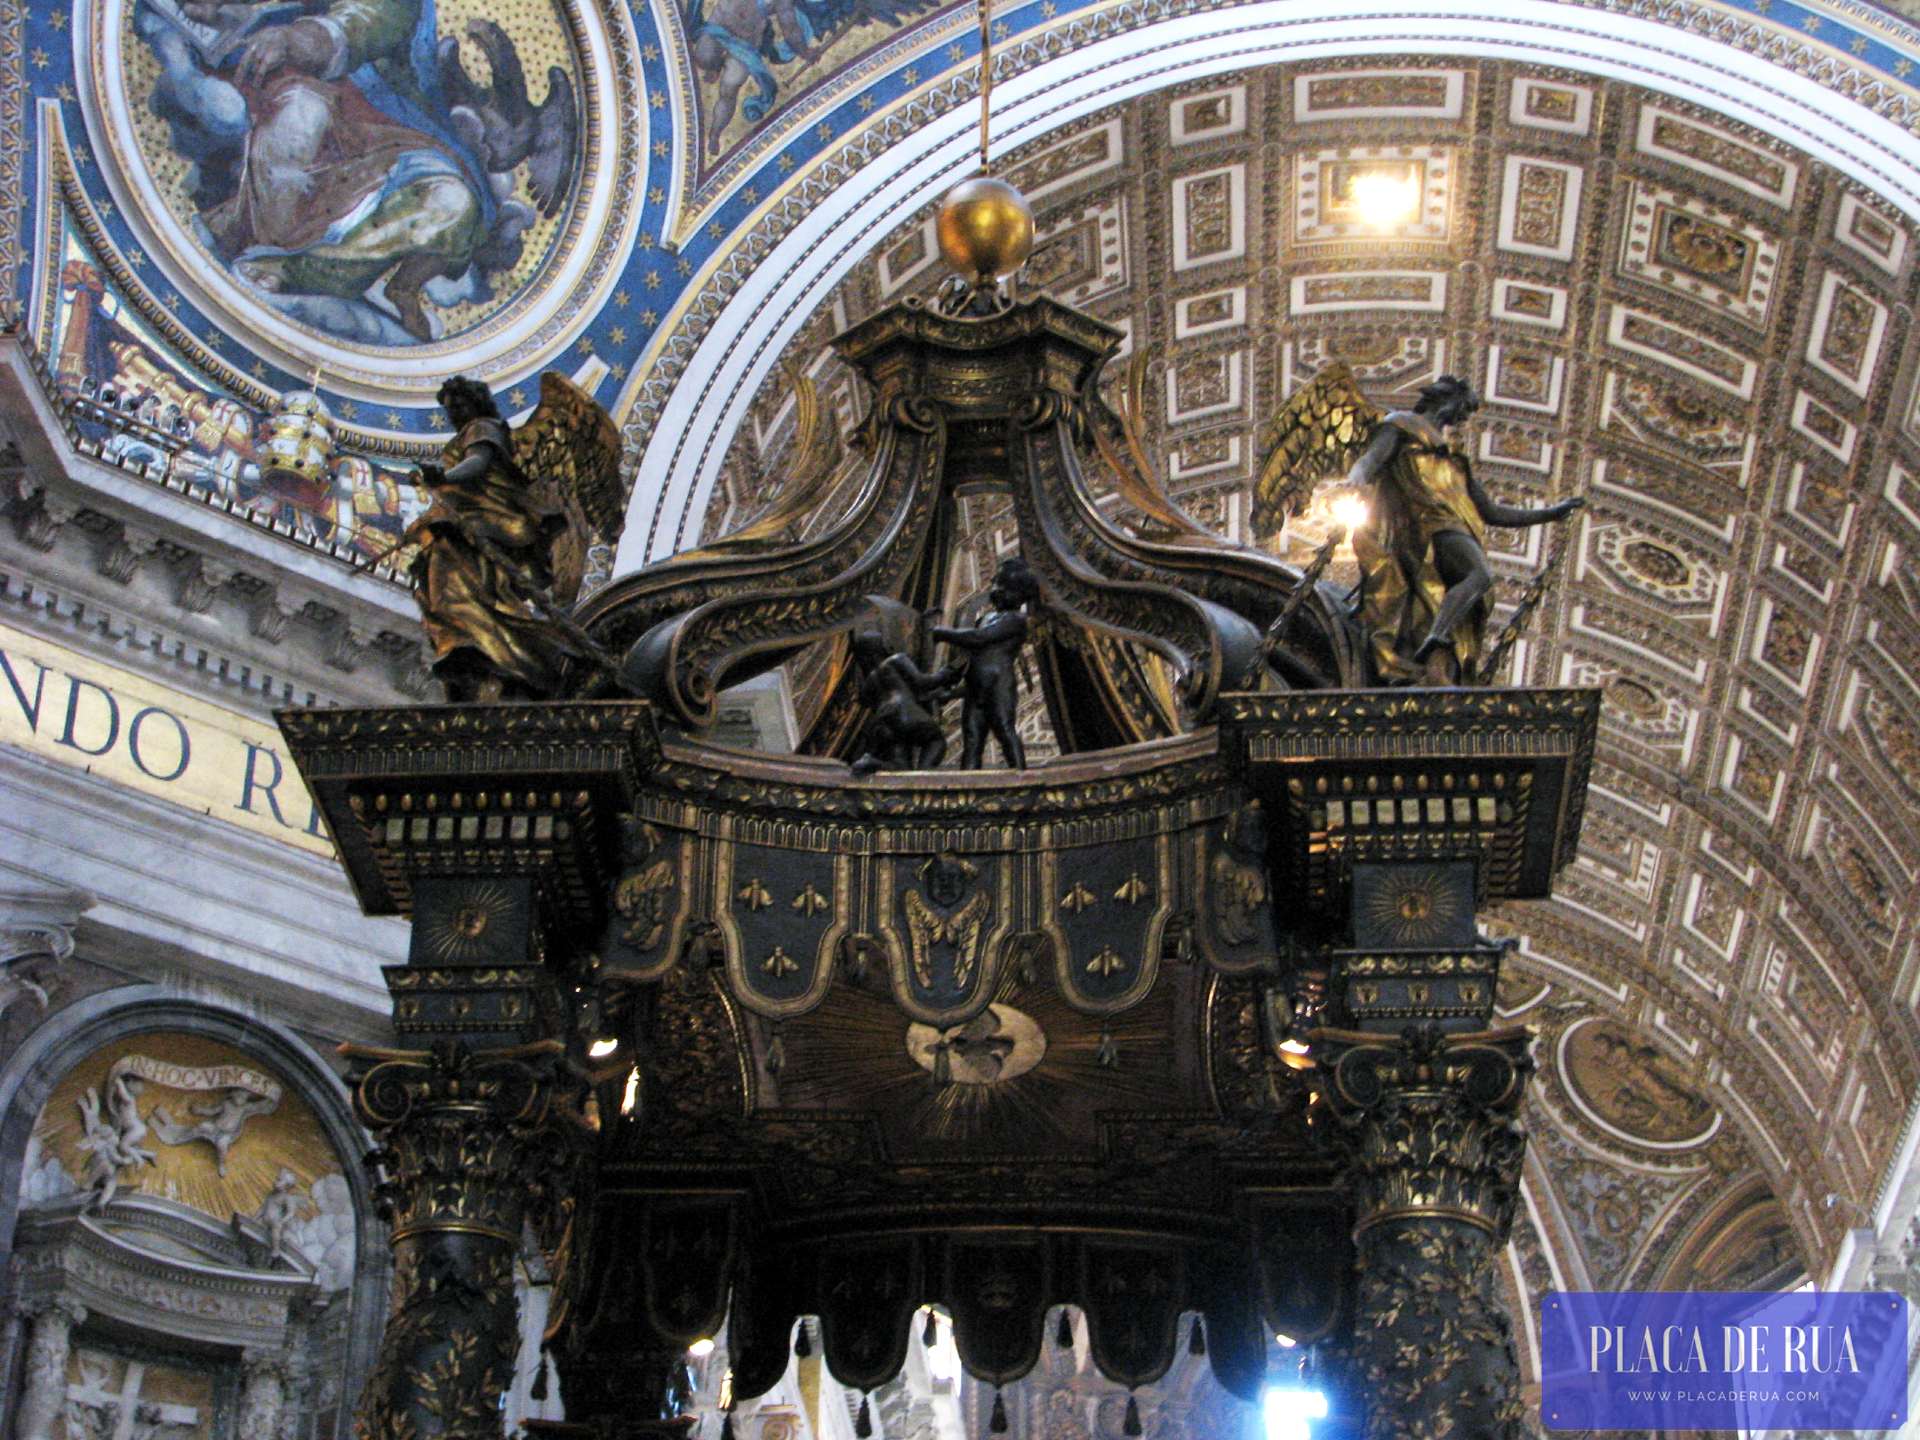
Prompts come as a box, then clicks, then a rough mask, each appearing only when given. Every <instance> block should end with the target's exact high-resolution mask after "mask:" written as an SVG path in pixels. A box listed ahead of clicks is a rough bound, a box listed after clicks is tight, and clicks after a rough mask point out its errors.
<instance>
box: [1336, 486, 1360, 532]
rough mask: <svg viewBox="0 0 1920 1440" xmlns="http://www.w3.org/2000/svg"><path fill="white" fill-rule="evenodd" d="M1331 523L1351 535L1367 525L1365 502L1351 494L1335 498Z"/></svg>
mask: <svg viewBox="0 0 1920 1440" xmlns="http://www.w3.org/2000/svg"><path fill="white" fill-rule="evenodd" d="M1333 523H1334V524H1336V525H1338V526H1339V527H1340V528H1341V529H1343V530H1345V531H1346V532H1347V533H1348V534H1349V535H1351V534H1352V533H1353V532H1354V531H1356V530H1358V529H1359V528H1360V527H1361V526H1362V525H1364V524H1366V523H1367V502H1366V501H1365V500H1364V499H1362V498H1361V497H1360V496H1358V495H1355V494H1353V493H1352V492H1348V493H1347V494H1345V495H1340V496H1337V497H1336V498H1335V499H1334V502H1333Z"/></svg>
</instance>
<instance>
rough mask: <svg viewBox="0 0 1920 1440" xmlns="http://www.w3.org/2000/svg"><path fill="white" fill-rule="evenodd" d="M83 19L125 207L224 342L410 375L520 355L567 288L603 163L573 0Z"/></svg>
mask: <svg viewBox="0 0 1920 1440" xmlns="http://www.w3.org/2000/svg"><path fill="white" fill-rule="evenodd" d="M91 21H92V24H91V29H92V34H93V36H94V38H95V39H96V40H97V42H98V43H97V44H96V45H95V47H94V49H93V54H92V62H91V63H92V65H93V67H94V73H93V75H92V76H91V77H90V78H91V90H92V93H93V99H94V101H95V110H94V114H95V117H96V119H98V120H99V121H100V122H101V123H102V125H103V127H104V130H105V132H106V134H105V138H106V140H107V142H108V145H107V147H104V148H108V149H110V150H111V154H112V159H113V162H114V167H115V169H116V171H117V173H118V175H119V178H120V179H121V180H122V182H123V183H124V187H125V193H126V194H127V197H128V199H129V200H130V201H131V205H130V207H129V208H130V209H131V210H134V211H137V212H138V220H139V222H141V223H142V224H143V227H144V228H145V229H146V230H148V232H149V234H150V238H151V240H152V241H153V243H154V248H155V250H156V251H157V252H158V253H159V255H160V256H162V257H163V263H168V262H170V265H169V268H171V269H173V270H174V271H175V275H174V278H175V280H176V283H177V284H179V285H180V288H182V289H184V290H188V291H190V292H196V293H198V295H199V296H200V297H201V298H203V299H204V300H205V301H206V302H207V303H208V304H209V305H210V306H211V307H212V308H214V309H216V310H220V311H225V312H227V313H228V314H230V315H232V316H234V317H235V318H237V319H239V320H241V321H243V322H251V323H250V324H249V325H248V326H247V327H246V328H241V329H239V330H238V332H237V333H240V334H247V333H250V331H251V333H254V334H256V335H260V336H261V337H262V338H264V339H267V340H269V341H270V342H271V341H274V340H278V341H280V342H281V344H282V346H283V347H284V348H287V349H291V350H293V351H295V352H296V353H338V352H339V351H340V350H342V349H344V350H346V351H348V352H350V353H353V354H354V355H355V356H356V357H361V356H365V357H371V358H373V359H374V361H375V365H376V369H377V368H378V363H379V357H382V356H384V357H386V360H387V363H388V364H391V365H395V366H400V367H405V368H407V369H411V370H416V371H417V370H418V369H419V368H420V366H421V364H422V362H423V361H425V360H426V358H427V354H428V353H433V354H436V355H441V354H444V355H450V356H451V355H457V356H459V357H460V358H461V359H464V360H472V359H480V358H483V357H484V356H485V355H487V354H488V353H497V351H498V348H499V347H498V344H497V343H496V344H493V345H489V344H488V342H489V341H494V342H500V341H504V342H505V343H506V344H509V345H511V344H514V343H517V342H518V341H519V340H521V339H524V337H525V333H526V331H527V328H528V325H529V323H531V324H532V325H533V326H534V327H536V328H537V327H538V325H539V323H540V320H541V318H542V317H543V316H544V315H546V314H548V313H550V312H551V310H552V308H553V306H554V305H555V304H558V303H562V302H564V301H565V299H566V297H567V292H568V291H570V290H572V289H574V288H575V285H574V283H573V282H574V281H575V280H576V279H577V275H575V274H573V273H571V272H574V271H575V270H576V266H575V265H573V264H570V263H569V262H570V261H571V260H575V259H576V258H577V257H576V256H575V252H576V251H577V250H578V249H579V248H580V246H581V241H582V233H581V232H582V230H583V228H584V227H583V226H582V225H581V224H580V223H579V221H580V213H579V212H580V211H581V210H582V208H583V207H584V206H585V204H586V203H587V199H588V197H589V195H590V193H591V191H592V190H593V189H594V188H595V184H596V179H597V177H596V173H595V172H596V170H597V169H598V168H599V166H600V162H601V158H602V157H601V156H600V154H599V152H600V150H601V149H602V148H603V147H602V145H601V137H600V135H599V133H598V126H597V123H592V122H593V116H594V114H595V112H596V110H597V101H596V97H595V95H594V93H593V91H594V84H593V78H592V76H591V75H589V74H588V73H586V68H585V67H584V66H583V61H582V57H583V55H588V54H591V53H592V47H591V46H589V45H587V44H585V43H584V41H585V39H586V31H585V29H584V28H583V24H584V21H585V17H584V16H582V15H581V14H580V13H579V12H577V11H576V10H575V9H574V8H573V0H331V3H311V0H247V3H229V0H98V3H97V4H96V6H95V7H94V14H93V15H92V17H91ZM130 218H131V217H130Z"/></svg>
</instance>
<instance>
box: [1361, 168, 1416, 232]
mask: <svg viewBox="0 0 1920 1440" xmlns="http://www.w3.org/2000/svg"><path fill="white" fill-rule="evenodd" d="M1353 208H1354V209H1356V210H1358V211H1359V212H1360V218H1361V219H1362V220H1363V221H1365V222H1366V223H1367V224H1368V225H1371V226H1373V227H1374V228H1375V229H1377V230H1385V229H1387V228H1388V227H1390V226H1393V225H1398V224H1400V223H1401V222H1402V221H1403V220H1409V219H1412V218H1413V212H1414V211H1415V210H1417V209H1419V208H1420V181H1419V178H1418V173H1417V172H1416V171H1414V170H1402V171H1400V172H1399V173H1398V174H1394V173H1392V172H1390V171H1386V170H1368V171H1366V172H1365V173H1364V174H1360V175H1356V176H1355V177H1354V180H1353Z"/></svg>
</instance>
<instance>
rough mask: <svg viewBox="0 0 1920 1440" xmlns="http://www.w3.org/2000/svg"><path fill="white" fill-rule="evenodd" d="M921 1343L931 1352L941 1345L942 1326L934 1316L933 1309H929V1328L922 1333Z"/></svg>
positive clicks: (930, 1307)
mask: <svg viewBox="0 0 1920 1440" xmlns="http://www.w3.org/2000/svg"><path fill="white" fill-rule="evenodd" d="M920 1343H921V1344H922V1345H924V1346H926V1347H927V1349H929V1350H931V1349H932V1348H933V1347H934V1346H936V1345H938V1344H939V1343H940V1324H939V1322H938V1321H937V1320H935V1319H934V1316H933V1307H932V1306H931V1305H929V1306H928V1307H927V1328H926V1329H924V1330H922V1331H921V1332H920Z"/></svg>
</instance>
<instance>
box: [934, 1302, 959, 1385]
mask: <svg viewBox="0 0 1920 1440" xmlns="http://www.w3.org/2000/svg"><path fill="white" fill-rule="evenodd" d="M933 1324H934V1340H933V1344H932V1345H931V1346H929V1347H928V1348H927V1352H926V1354H927V1374H928V1375H929V1376H930V1377H932V1378H933V1379H934V1380H938V1381H943V1382H944V1383H946V1384H949V1385H951V1384H955V1383H957V1382H958V1381H959V1379H960V1348H959V1347H958V1346H957V1345H955V1344H954V1343H953V1322H952V1321H951V1320H949V1319H947V1317H946V1316H944V1315H942V1314H941V1313H940V1312H939V1311H938V1310H935V1311H934V1312H933Z"/></svg>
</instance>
